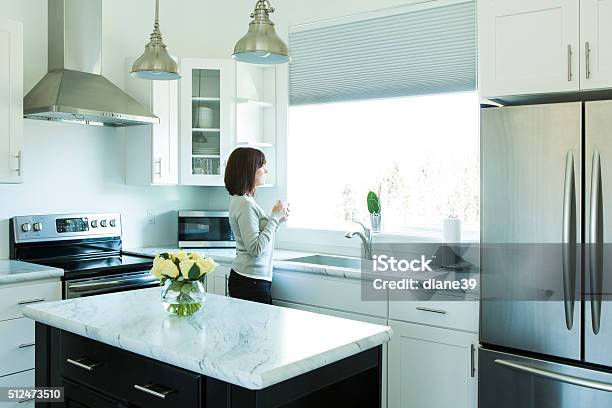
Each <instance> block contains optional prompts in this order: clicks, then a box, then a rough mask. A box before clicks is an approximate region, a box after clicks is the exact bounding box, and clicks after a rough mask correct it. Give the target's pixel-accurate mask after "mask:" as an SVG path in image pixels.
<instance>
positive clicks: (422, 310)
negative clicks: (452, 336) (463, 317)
mask: <svg viewBox="0 0 612 408" xmlns="http://www.w3.org/2000/svg"><path fill="white" fill-rule="evenodd" d="M416 309H417V310H420V311H421V312H429V313H438V314H446V310H442V309H430V308H428V307H421V306H419V307H417V308H416Z"/></svg>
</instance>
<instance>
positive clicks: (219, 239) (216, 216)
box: [178, 210, 236, 248]
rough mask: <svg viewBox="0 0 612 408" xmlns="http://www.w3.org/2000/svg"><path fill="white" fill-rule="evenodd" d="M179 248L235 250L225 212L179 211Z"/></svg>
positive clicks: (227, 216) (232, 235) (232, 234)
mask: <svg viewBox="0 0 612 408" xmlns="http://www.w3.org/2000/svg"><path fill="white" fill-rule="evenodd" d="M178 235H179V236H178V241H179V247H180V248H235V247H236V240H235V239H234V233H233V232H232V228H231V227H230V223H229V213H228V212H227V211H184V210H183V211H179V213H178Z"/></svg>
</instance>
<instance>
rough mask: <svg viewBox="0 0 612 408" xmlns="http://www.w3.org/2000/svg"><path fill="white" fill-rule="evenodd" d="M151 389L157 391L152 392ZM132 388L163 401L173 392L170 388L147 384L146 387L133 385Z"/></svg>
mask: <svg viewBox="0 0 612 408" xmlns="http://www.w3.org/2000/svg"><path fill="white" fill-rule="evenodd" d="M152 387H155V388H157V389H158V390H157V391H156V390H153V389H152ZM134 388H135V389H137V390H138V391H142V392H146V393H147V394H151V395H153V396H155V397H157V398H161V399H165V398H166V395H168V394H170V393H172V392H174V390H173V389H172V388H165V387H162V386H160V385H156V384H147V385H138V384H134Z"/></svg>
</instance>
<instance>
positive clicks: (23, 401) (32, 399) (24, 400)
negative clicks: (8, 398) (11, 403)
mask: <svg viewBox="0 0 612 408" xmlns="http://www.w3.org/2000/svg"><path fill="white" fill-rule="evenodd" d="M34 400H35V398H28V399H22V400H19V401H17V403H18V404H23V403H25V402H30V401H34Z"/></svg>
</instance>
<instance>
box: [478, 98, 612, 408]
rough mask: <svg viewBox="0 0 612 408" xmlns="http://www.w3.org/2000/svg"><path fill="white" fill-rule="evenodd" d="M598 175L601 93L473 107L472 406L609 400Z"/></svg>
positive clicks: (596, 404) (609, 224)
mask: <svg viewBox="0 0 612 408" xmlns="http://www.w3.org/2000/svg"><path fill="white" fill-rule="evenodd" d="M608 176H610V177H611V179H612V101H597V102H588V103H581V102H578V103H563V104H550V105H532V106H520V107H503V108H488V109H483V110H482V111H481V243H482V245H483V249H482V251H481V266H482V280H481V297H482V299H481V308H480V342H481V349H480V353H479V406H480V407H482V408H490V407H495V408H511V407H512V408H516V407H521V408H529V407H532V408H536V407H537V408H543V407H550V408H552V407H554V408H560V407H572V408H574V407H589V408H603V407H611V406H612V303H611V302H610V301H608V300H609V299H606V297H605V292H606V290H605V287H606V285H610V281H612V268H611V266H612V264H611V262H612V257H611V256H610V251H606V248H607V246H608V243H611V242H612V218H611V217H612V213H611V211H612V188H610V186H612V184H609V183H608V182H609V181H610V180H611V179H608ZM515 249H516V250H517V251H515ZM606 252H608V253H607V254H606ZM502 292H504V294H503V296H500V295H502ZM513 293H515V294H517V295H518V296H516V297H513V295H512V294H513ZM508 294H510V295H509V296H508V297H506V295H508ZM602 296H603V297H602Z"/></svg>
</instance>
